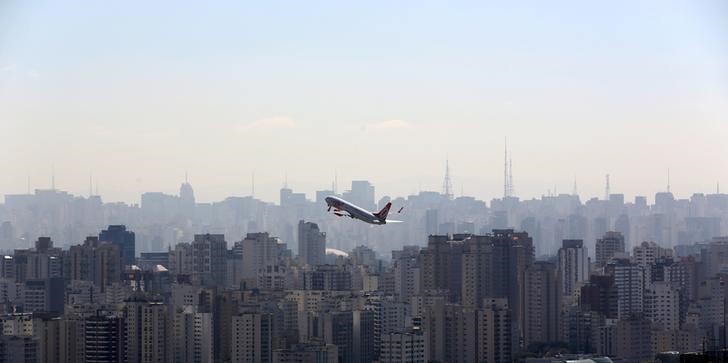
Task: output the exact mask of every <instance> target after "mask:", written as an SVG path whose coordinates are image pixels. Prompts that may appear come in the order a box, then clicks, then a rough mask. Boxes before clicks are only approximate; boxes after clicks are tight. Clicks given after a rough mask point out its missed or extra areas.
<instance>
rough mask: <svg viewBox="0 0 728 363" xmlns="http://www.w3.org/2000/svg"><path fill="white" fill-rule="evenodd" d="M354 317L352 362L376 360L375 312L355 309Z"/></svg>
mask: <svg viewBox="0 0 728 363" xmlns="http://www.w3.org/2000/svg"><path fill="white" fill-rule="evenodd" d="M351 317H352V358H353V359H352V360H351V362H352V363H371V362H373V361H374V357H375V354H374V353H375V351H374V312H373V311H371V310H353V311H352V312H351Z"/></svg>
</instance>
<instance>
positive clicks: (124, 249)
mask: <svg viewBox="0 0 728 363" xmlns="http://www.w3.org/2000/svg"><path fill="white" fill-rule="evenodd" d="M99 241H103V242H111V243H113V244H115V245H117V246H119V248H120V249H121V258H122V260H123V263H124V265H125V266H128V265H133V264H134V263H135V260H134V259H135V258H136V237H135V235H134V232H132V231H127V230H126V226H124V225H110V226H109V227H108V228H107V229H105V230H103V231H101V233H99Z"/></svg>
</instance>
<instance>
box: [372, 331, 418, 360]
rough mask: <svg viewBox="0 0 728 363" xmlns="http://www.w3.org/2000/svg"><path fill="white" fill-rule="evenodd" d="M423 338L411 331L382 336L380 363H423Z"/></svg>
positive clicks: (416, 332)
mask: <svg viewBox="0 0 728 363" xmlns="http://www.w3.org/2000/svg"><path fill="white" fill-rule="evenodd" d="M425 354H426V351H425V336H424V335H423V334H422V331H419V330H411V331H402V332H392V333H387V334H383V335H382V347H381V353H380V356H379V361H380V362H381V363H425V362H427V357H426V355H425Z"/></svg>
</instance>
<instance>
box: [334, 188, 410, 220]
mask: <svg viewBox="0 0 728 363" xmlns="http://www.w3.org/2000/svg"><path fill="white" fill-rule="evenodd" d="M326 205H328V206H329V209H328V211H329V212H330V211H331V208H333V209H334V214H335V215H337V216H339V217H350V218H352V219H358V220H360V221H363V222H366V223H369V224H387V223H400V222H402V221H396V220H392V219H387V214H388V213H389V208H391V207H392V203H387V205H385V206H384V208H382V210H380V211H379V212H369V211H367V210H365V209H363V208H361V207H359V206H357V205H355V204H354V203H351V202H347V201H345V200H343V199H341V198H339V197H335V196H333V195H332V196H328V197H326ZM400 211H401V209H400Z"/></svg>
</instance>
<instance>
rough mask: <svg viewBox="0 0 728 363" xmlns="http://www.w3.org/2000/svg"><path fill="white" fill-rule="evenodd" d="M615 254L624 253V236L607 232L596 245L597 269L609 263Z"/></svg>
mask: <svg viewBox="0 0 728 363" xmlns="http://www.w3.org/2000/svg"><path fill="white" fill-rule="evenodd" d="M617 253H624V236H622V234H621V233H619V232H607V233H605V234H604V237H602V238H600V239H598V240H597V243H596V264H597V266H599V267H604V265H606V264H607V262H609V260H610V259H612V257H614V255H615V254H617Z"/></svg>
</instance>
